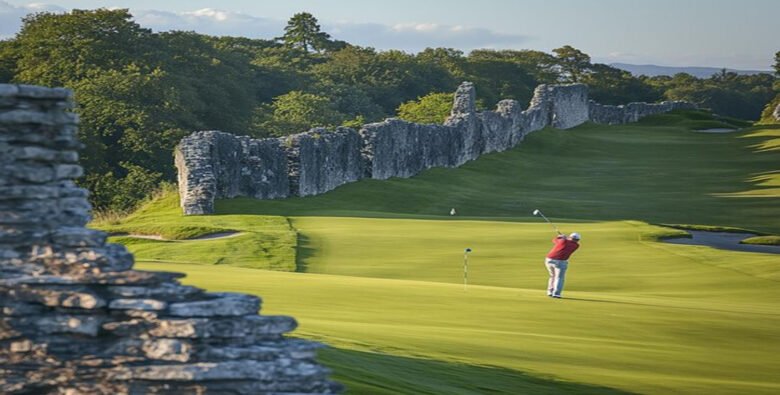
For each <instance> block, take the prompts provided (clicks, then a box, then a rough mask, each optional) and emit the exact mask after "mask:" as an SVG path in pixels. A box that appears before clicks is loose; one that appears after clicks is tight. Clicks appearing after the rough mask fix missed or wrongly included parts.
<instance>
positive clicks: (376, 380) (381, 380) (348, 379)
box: [318, 348, 631, 395]
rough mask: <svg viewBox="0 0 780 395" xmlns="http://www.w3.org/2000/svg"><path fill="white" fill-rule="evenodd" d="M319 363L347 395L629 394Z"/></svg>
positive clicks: (477, 369)
mask: <svg viewBox="0 0 780 395" xmlns="http://www.w3.org/2000/svg"><path fill="white" fill-rule="evenodd" d="M318 360H319V361H320V362H322V363H323V364H325V365H326V366H328V367H330V368H331V369H333V371H334V374H333V378H334V379H335V380H337V381H338V382H340V383H342V384H344V385H345V386H346V387H347V391H346V393H347V394H387V395H390V394H448V395H449V394H542V395H543V394H556V395H559V394H610V395H619V394H620V395H624V394H631V392H626V391H622V390H618V389H614V388H609V387H602V386H596V385H589V384H581V383H574V382H567V381H560V380H556V379H553V378H550V377H538V376H531V375H529V374H527V373H523V372H518V371H515V370H510V369H505V368H499V367H487V366H474V365H465V364H459V363H452V362H442V361H434V360H426V359H416V358H408V357H398V356H392V355H386V354H377V353H370V352H362V351H354V350H345V349H337V348H329V349H325V350H322V351H320V357H319V358H318Z"/></svg>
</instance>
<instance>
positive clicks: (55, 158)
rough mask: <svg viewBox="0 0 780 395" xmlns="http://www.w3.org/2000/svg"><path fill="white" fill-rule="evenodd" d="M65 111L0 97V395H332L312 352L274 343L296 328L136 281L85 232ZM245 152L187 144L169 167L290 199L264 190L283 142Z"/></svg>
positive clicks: (209, 142)
mask: <svg viewBox="0 0 780 395" xmlns="http://www.w3.org/2000/svg"><path fill="white" fill-rule="evenodd" d="M71 104H72V103H71V94H70V92H69V91H67V90H64V89H47V88H40V87H33V86H24V85H3V84H0V393H3V394H73V395H76V394H152V393H153V394H183V393H198V394H209V393H215V394H265V393H274V394H279V393H296V394H297V393H333V392H338V390H339V386H338V385H336V384H335V383H333V382H331V381H329V379H328V374H329V372H328V370H327V369H326V368H324V367H322V366H320V365H318V364H317V363H316V361H315V360H314V358H315V350H316V349H317V348H318V347H319V345H318V344H316V343H312V342H308V341H302V340H293V339H288V338H286V337H285V336H284V334H285V333H287V332H290V331H292V330H293V329H294V328H295V327H296V322H295V320H294V319H293V318H291V317H286V316H265V315H258V310H259V309H260V305H261V301H260V299H259V298H258V297H255V296H251V295H243V294H235V293H208V292H205V291H203V290H201V289H198V288H195V287H191V286H185V285H181V284H180V283H179V282H178V281H177V279H178V278H180V277H182V276H181V275H180V274H177V273H165V272H146V271H138V270H134V269H133V257H132V255H130V254H129V253H128V252H127V250H126V249H125V248H124V247H122V246H120V245H115V244H106V235H105V234H104V233H103V232H99V231H95V230H90V229H86V228H85V227H84V226H85V224H86V223H87V221H88V220H89V210H90V206H89V204H88V203H87V200H86V196H87V192H86V191H85V190H84V189H81V188H78V187H76V185H75V184H74V183H73V179H74V178H75V177H78V176H80V175H81V173H82V168H81V167H80V166H79V165H78V163H77V161H78V155H77V150H78V149H79V148H80V143H79V142H78V141H77V139H76V124H77V117H76V115H74V114H73V113H71V112H69V111H68V109H69V108H70V106H71ZM248 140H249V139H246V138H238V137H234V136H232V135H229V134H226V133H219V132H202V133H200V134H196V135H194V136H190V137H188V139H186V141H184V142H183V144H182V147H183V151H182V153H180V156H179V157H178V159H177V160H178V161H179V163H180V164H185V166H184V168H186V169H187V170H188V172H185V173H183V174H181V176H182V180H183V181H184V182H183V184H184V188H185V189H187V188H203V190H205V191H208V193H209V194H210V195H209V196H212V197H214V196H228V195H239V194H243V193H247V194H254V196H266V197H279V196H285V195H286V193H287V189H281V191H282V193H279V194H275V193H276V192H273V191H275V190H274V189H273V188H276V186H274V185H277V184H279V185H283V186H284V188H287V185H288V184H287V183H286V181H278V182H277V181H274V177H282V180H286V177H287V173H286V157H282V158H281V159H279V162H278V163H277V162H272V161H270V159H271V158H275V157H274V156H273V155H277V154H278V153H279V152H282V150H280V149H279V148H278V145H279V144H280V142H278V141H277V142H276V143H274V142H273V141H252V142H249V141H248ZM274 144H276V145H274ZM201 158H202V159H203V162H204V163H203V164H200V163H199V162H198V159H201ZM255 160H258V161H259V162H255ZM234 163H240V164H241V165H239V166H233V164H234ZM269 169H271V170H269ZM244 171H246V173H245V172H244ZM259 182H266V183H267V185H270V187H268V188H266V189H262V190H259V189H258V187H257V185H258V183H259ZM274 182H277V184H274ZM264 188H265V187H264ZM211 204H213V203H212V202H210V201H205V199H204V200H202V201H197V200H190V201H187V206H185V207H195V208H197V209H198V210H202V211H205V210H207V209H209V208H210V207H212V206H211Z"/></svg>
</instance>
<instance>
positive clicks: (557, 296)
mask: <svg viewBox="0 0 780 395" xmlns="http://www.w3.org/2000/svg"><path fill="white" fill-rule="evenodd" d="M551 296H552V297H553V298H555V299H562V298H563V296H561V295H551Z"/></svg>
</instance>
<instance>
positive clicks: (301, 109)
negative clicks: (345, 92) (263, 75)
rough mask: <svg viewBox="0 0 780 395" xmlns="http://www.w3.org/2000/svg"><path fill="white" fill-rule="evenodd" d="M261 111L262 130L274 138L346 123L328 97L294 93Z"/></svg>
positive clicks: (342, 115)
mask: <svg viewBox="0 0 780 395" xmlns="http://www.w3.org/2000/svg"><path fill="white" fill-rule="evenodd" d="M259 111H260V115H259V117H260V119H263V121H262V123H261V125H260V128H261V129H263V130H266V131H267V132H268V134H270V135H272V136H286V135H290V134H295V133H301V132H305V131H307V130H309V129H310V128H312V127H318V126H319V127H328V128H331V127H334V126H337V125H339V124H341V123H342V122H343V121H345V120H346V117H345V115H344V114H341V113H340V112H338V111H337V110H336V109H335V107H334V106H333V102H332V101H331V100H330V99H329V98H327V97H324V96H318V95H315V94H311V93H306V92H301V91H292V92H289V93H286V94H284V95H281V96H279V97H277V98H275V99H274V102H273V104H271V105H270V106H266V107H264V108H262V109H260V110H259Z"/></svg>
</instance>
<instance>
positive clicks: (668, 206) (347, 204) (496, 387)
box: [114, 116, 780, 394]
mask: <svg viewBox="0 0 780 395" xmlns="http://www.w3.org/2000/svg"><path fill="white" fill-rule="evenodd" d="M677 117H678V119H677V121H679V122H678V123H682V122H688V123H690V122H692V120H691V119H688V118H686V117H682V116H677ZM693 121H695V119H694V120H693ZM653 122H655V121H653V120H649V121H648V122H647V123H646V124H645V125H636V126H620V127H608V128H604V127H595V126H590V125H586V126H583V127H580V128H577V129H575V130H571V131H553V130H546V131H543V132H538V133H535V134H532V135H531V136H529V138H528V140H527V141H526V142H524V143H523V144H522V145H521V146H520V147H518V148H517V149H515V150H512V151H510V152H506V153H500V154H493V155H488V156H486V157H484V158H483V159H481V160H479V161H476V162H473V163H469V164H467V165H466V166H464V167H462V168H460V169H434V170H431V171H428V172H425V173H424V174H422V175H420V176H418V177H415V178H413V179H409V180H387V181H377V180H365V181H361V182H359V183H355V184H351V185H347V186H344V187H342V188H339V189H338V190H336V191H334V192H332V193H328V194H325V195H321V196H317V197H312V198H306V199H288V200H284V201H273V202H259V201H253V200H249V199H234V200H229V201H220V202H218V206H217V207H218V209H219V211H220V212H221V213H222V215H215V216H207V217H188V218H183V217H181V216H180V215H179V213H178V210H177V208H176V206H175V204H176V203H175V199H173V198H170V197H169V198H168V199H169V200H168V201H160V202H156V203H153V204H151V205H149V206H147V207H146V208H145V209H144V210H141V211H140V212H139V213H138V214H136V215H135V216H134V217H133V218H130V219H129V220H128V221H126V222H125V223H123V224H121V225H118V226H116V227H114V230H122V228H123V227H124V228H127V227H138V228H145V227H147V228H148V227H152V226H157V227H158V228H159V227H166V226H170V227H175V226H185V225H186V226H204V227H215V228H224V229H236V230H242V231H245V232H253V233H256V234H257V235H258V238H257V239H255V240H253V242H252V243H241V244H242V245H244V248H251V246H252V245H261V246H264V248H266V250H267V253H268V255H273V256H276V255H277V254H276V251H277V249H276V247H273V245H270V244H263V243H265V240H267V238H266V237H263V236H262V235H263V234H264V232H268V230H266V229H271V230H273V231H274V232H278V233H281V234H286V235H290V234H293V235H294V232H293V231H291V230H290V228H289V225H288V224H287V221H286V219H285V218H284V217H280V216H269V214H272V215H285V216H290V221H291V222H292V224H293V226H294V227H295V228H297V230H298V231H299V232H300V233H299V236H298V237H299V240H298V242H299V248H298V256H297V262H296V263H297V264H298V266H299V268H300V269H301V270H303V271H306V273H279V272H266V271H257V270H247V269H239V268H233V267H229V266H220V268H219V269H217V270H215V269H214V268H213V267H209V266H202V265H200V266H199V265H183V264H171V263H159V262H156V263H143V264H142V266H143V267H146V268H151V269H163V270H177V271H185V272H187V273H188V274H189V277H188V279H187V281H188V282H190V283H193V284H197V285H199V286H203V287H207V288H209V289H214V290H234V291H243V292H253V293H258V294H260V295H262V296H263V297H264V299H265V304H264V306H265V307H264V312H265V313H282V314H291V315H294V316H295V317H296V318H298V319H299V320H300V322H301V328H300V329H299V330H298V331H297V332H296V333H297V334H298V335H299V336H303V337H307V338H315V339H322V340H324V341H326V342H328V343H329V344H331V345H333V346H335V347H336V348H334V349H331V350H330V351H328V352H326V353H325V354H324V355H323V357H324V361H326V362H327V363H329V364H330V365H331V366H333V367H336V368H337V369H338V370H337V371H336V374H337V376H336V377H337V378H339V379H340V380H342V381H344V382H346V383H347V384H348V385H350V386H351V388H352V389H353V390H355V393H447V394H450V393H489V392H501V393H523V392H525V393H610V392H616V391H618V390H622V391H629V392H642V393H670V392H681V393H776V392H778V391H780V380H778V379H777V378H776V377H775V375H774V372H776V371H777V370H778V368H780V362H779V361H780V360H778V359H777V358H776V356H775V355H774V354H773V350H775V349H777V348H778V347H780V340H778V339H779V338H778V336H777V333H778V332H777V329H776V328H777V327H778V324H780V314H778V313H777V309H776V305H777V303H778V302H780V291H778V289H777V282H778V281H779V280H780V274H779V273H780V267H779V265H778V264H777V256H771V255H764V254H749V253H737V252H726V251H720V250H713V249H709V248H706V247H697V246H683V245H668V244H660V243H655V242H652V241H650V240H652V239H654V238H655V237H658V236H660V235H664V234H668V233H670V232H675V231H674V230H670V229H663V228H657V227H652V226H649V225H646V224H644V223H642V222H638V221H623V219H638V220H643V221H649V222H658V223H661V222H665V223H694V224H709V225H720V226H739V227H744V228H748V229H757V230H761V231H765V232H770V233H771V232H778V230H779V229H778V227H780V224H778V223H777V221H776V220H775V219H776V218H778V214H780V205H778V203H777V199H775V198H772V197H771V196H774V195H776V194H777V189H776V188H775V186H773V185H767V184H763V185H762V184H761V182H760V181H756V177H758V176H760V175H766V174H770V175H771V174H775V173H776V172H777V163H778V161H777V159H778V154H777V148H776V147H777V145H776V143H775V141H776V140H780V129H763V130H752V131H746V132H741V133H737V134H726V135H712V134H698V133H692V132H686V131H685V130H682V129H680V128H675V127H668V126H665V127H656V126H651V124H652V123H653ZM663 122H664V123H666V124H668V123H670V122H671V123H674V122H676V121H675V120H674V119H670V118H669V116H666V118H665V119H664V120H663ZM556 154H558V156H557V159H554V158H556ZM553 162H555V163H553ZM773 172H774V173H773ZM564 185H565V186H568V188H563V187H562V186H564ZM736 196H739V197H736ZM745 196H750V197H745ZM451 207H457V208H458V210H459V213H460V214H465V215H467V216H468V217H460V216H459V217H457V218H450V217H441V216H436V214H444V213H447V212H448V211H449V209H450V208H451ZM537 207H538V208H541V209H543V210H545V211H546V212H547V213H548V214H554V215H555V216H556V217H558V220H559V222H560V226H561V227H562V228H563V229H564V230H567V231H573V230H577V231H579V232H581V233H582V234H583V248H582V250H581V251H580V252H578V253H577V255H575V259H574V261H573V263H572V269H571V272H570V278H569V280H568V285H567V292H566V296H568V297H569V299H568V300H562V301H552V300H548V298H546V297H544V295H543V291H542V290H541V289H542V288H543V284H544V283H545V280H546V278H545V273H544V270H543V269H542V268H541V263H540V259H541V257H542V256H543V253H544V252H545V250H546V248H547V246H548V245H549V244H547V243H549V240H548V239H549V237H550V236H551V231H550V229H549V227H548V226H547V225H546V224H544V223H542V222H540V220H538V219H536V218H529V217H527V216H524V215H526V214H528V213H530V211H531V210H533V208H537ZM567 217H568V218H576V219H577V220H565V219H562V218H567ZM272 233H273V232H272ZM242 237H243V236H242ZM235 239H238V238H235ZM229 240H230V239H224V240H211V241H193V242H182V243H179V244H176V246H182V245H185V244H184V243H191V244H189V246H190V247H192V246H196V245H203V246H206V244H203V243H212V244H209V245H208V246H209V247H203V248H202V249H201V250H198V251H197V252H195V251H193V250H192V249H190V248H189V247H188V248H181V249H180V250H179V251H176V252H175V253H174V254H171V251H170V250H167V253H168V254H170V255H174V256H175V259H170V260H177V261H179V262H193V263H213V261H215V260H217V259H220V258H224V257H225V256H229V255H230V254H233V252H231V250H229V249H227V248H228V247H227V246H226V245H225V244H226V243H227V242H228V241H229ZM286 240H288V242H287V243H286V244H284V247H281V248H280V249H279V250H278V251H280V252H279V255H280V256H281V255H284V253H282V252H281V251H288V252H289V251H290V248H291V247H290V245H292V243H293V242H294V240H293V239H291V238H290V237H287V238H286ZM134 243H136V244H135V245H133V246H131V249H133V250H134V251H136V252H137V253H138V257H139V258H140V259H149V258H150V257H155V256H156V255H155V254H160V253H164V252H166V248H167V247H165V248H164V247H159V245H160V244H161V243H159V242H153V241H149V242H147V241H134ZM254 243H256V244H254ZM146 245H156V246H158V247H156V248H160V250H158V251H157V252H154V253H153V252H152V251H151V250H144V249H143V248H142V247H143V246H146ZM465 247H472V248H474V253H473V255H472V256H471V261H470V269H471V272H470V274H471V275H470V280H471V283H472V284H473V285H472V286H471V287H470V288H469V289H468V291H465V292H464V290H463V286H462V284H461V281H462V270H461V267H462V251H463V248H465ZM179 248H180V247H179ZM240 249H241V245H237V246H236V250H240ZM252 254H253V253H251V252H250V253H249V254H247V256H248V257H249V258H251V255H252ZM287 259H288V262H287V264H286V266H287V267H289V266H290V262H289V259H291V258H289V256H288V258H287ZM161 260H162V259H161ZM255 263H256V264H257V265H260V266H261V267H262V262H255ZM551 378H555V380H565V381H566V382H567V383H566V384H562V383H561V382H560V381H555V380H553V379H551Z"/></svg>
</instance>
